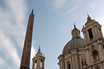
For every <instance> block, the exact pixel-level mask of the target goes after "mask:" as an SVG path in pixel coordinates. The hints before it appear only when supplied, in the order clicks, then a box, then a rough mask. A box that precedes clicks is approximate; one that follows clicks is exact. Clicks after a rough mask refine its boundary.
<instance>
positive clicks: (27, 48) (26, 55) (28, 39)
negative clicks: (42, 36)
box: [18, 10, 34, 69]
mask: <svg viewBox="0 0 104 69" xmlns="http://www.w3.org/2000/svg"><path fill="white" fill-rule="evenodd" d="M33 24H34V13H33V10H32V12H31V14H30V16H29V20H28V26H27V31H26V36H25V42H24V48H23V53H22V59H21V65H20V69H30V56H31V44H32V33H33ZM18 34H19V33H18Z"/></svg>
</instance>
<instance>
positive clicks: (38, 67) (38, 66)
mask: <svg viewBox="0 0 104 69" xmlns="http://www.w3.org/2000/svg"><path fill="white" fill-rule="evenodd" d="M32 61H33V65H32V69H45V68H44V61H45V57H44V56H43V54H42V53H41V49H40V47H39V49H38V52H37V54H36V56H35V57H33V59H32Z"/></svg>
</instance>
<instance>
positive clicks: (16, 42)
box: [0, 0, 34, 68]
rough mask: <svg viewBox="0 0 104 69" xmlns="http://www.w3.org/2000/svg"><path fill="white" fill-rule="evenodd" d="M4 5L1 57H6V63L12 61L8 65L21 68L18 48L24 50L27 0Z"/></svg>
mask: <svg viewBox="0 0 104 69" xmlns="http://www.w3.org/2000/svg"><path fill="white" fill-rule="evenodd" d="M4 5H5V6H6V7H5V8H2V5H0V39H1V41H0V53H2V54H3V56H1V55H0V56H1V57H5V58H3V60H5V62H6V59H8V60H10V61H11V62H7V63H6V64H9V63H13V64H14V65H11V66H18V67H19V65H20V58H19V54H18V48H22V46H23V42H24V37H25V36H24V35H25V24H24V22H25V21H24V20H25V15H26V3H25V0H5V1H4ZM33 50H34V49H33ZM0 61H1V59H0ZM2 62H3V61H2ZM0 63H1V62H0ZM18 67H17V68H18ZM4 68H5V67H4Z"/></svg>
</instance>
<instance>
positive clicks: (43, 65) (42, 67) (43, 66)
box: [42, 60, 44, 69]
mask: <svg viewBox="0 0 104 69" xmlns="http://www.w3.org/2000/svg"><path fill="white" fill-rule="evenodd" d="M42 69H44V60H43V61H42Z"/></svg>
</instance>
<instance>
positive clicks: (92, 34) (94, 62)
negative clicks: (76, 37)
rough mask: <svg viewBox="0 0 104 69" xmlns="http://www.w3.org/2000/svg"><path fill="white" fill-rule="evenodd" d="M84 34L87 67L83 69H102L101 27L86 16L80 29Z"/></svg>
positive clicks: (102, 40) (103, 51)
mask: <svg viewBox="0 0 104 69" xmlns="http://www.w3.org/2000/svg"><path fill="white" fill-rule="evenodd" d="M82 32H83V34H84V47H85V49H86V55H87V62H88V64H87V66H86V67H85V69H97V68H98V67H100V69H103V68H102V67H103V63H104V46H103V45H104V38H103V35H102V31H101V25H100V24H99V23H98V22H97V21H95V20H93V19H91V17H90V16H89V15H88V17H87V22H86V23H85V26H83V28H82Z"/></svg>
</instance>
